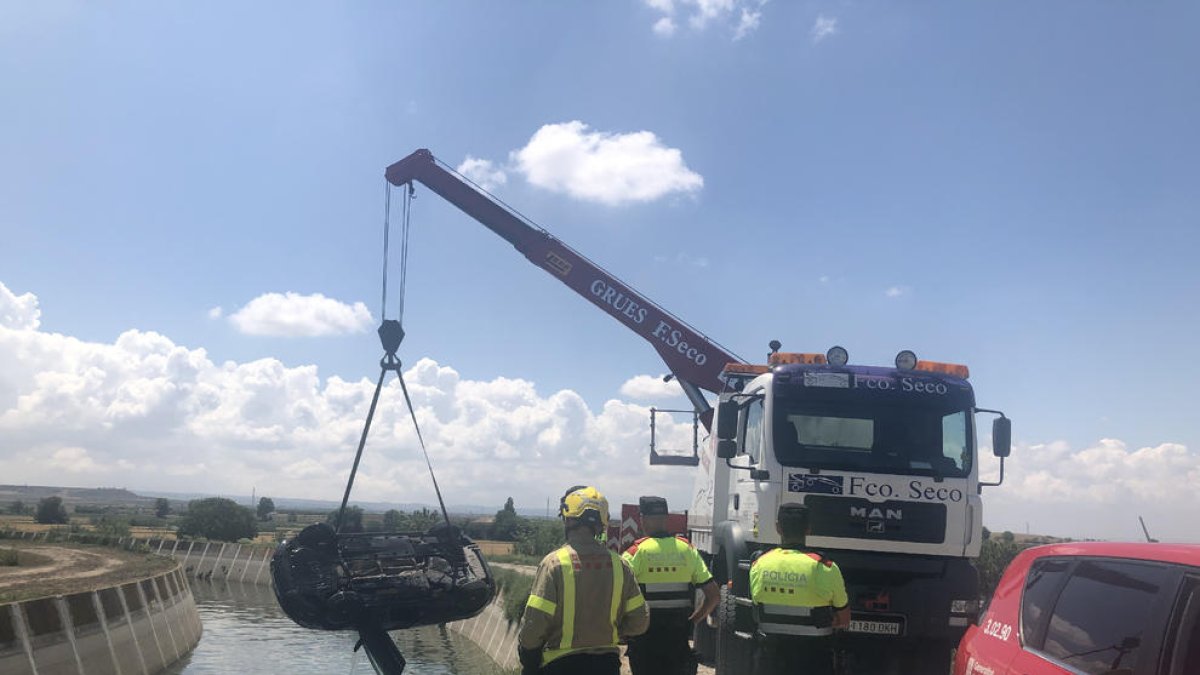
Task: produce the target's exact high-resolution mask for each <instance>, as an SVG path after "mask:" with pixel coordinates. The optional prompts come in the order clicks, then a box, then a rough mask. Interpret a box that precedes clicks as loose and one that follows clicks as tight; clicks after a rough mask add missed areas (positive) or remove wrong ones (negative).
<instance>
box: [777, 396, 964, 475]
mask: <svg viewBox="0 0 1200 675" xmlns="http://www.w3.org/2000/svg"><path fill="white" fill-rule="evenodd" d="M969 420H970V417H969V411H968V410H956V409H952V408H951V409H948V408H942V407H937V406H933V405H929V404H923V405H881V404H880V403H879V402H871V403H870V404H867V403H866V402H858V403H857V404H856V403H855V402H852V401H839V402H837V403H835V404H822V403H820V402H814V401H788V402H787V403H786V404H785V405H782V406H780V408H779V409H777V410H776V414H775V420H774V425H773V426H774V441H775V454H776V455H777V458H778V459H779V462H780V464H783V465H784V466H804V467H816V468H826V469H835V468H836V469H847V470H852V471H853V470H858V471H871V472H880V473H901V474H915V475H929V476H941V477H954V478H962V477H966V476H967V475H969V474H970V473H971V463H972V460H973V453H972V450H971V449H972V447H973V443H972V439H971V427H970V424H969Z"/></svg>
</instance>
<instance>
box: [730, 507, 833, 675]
mask: <svg viewBox="0 0 1200 675" xmlns="http://www.w3.org/2000/svg"><path fill="white" fill-rule="evenodd" d="M775 528H776V530H778V532H779V538H780V542H781V544H780V546H779V547H778V548H775V549H772V550H770V551H768V552H766V553H764V554H762V555H760V556H758V557H757V558H756V559H755V560H754V562H753V563H752V564H751V566H750V597H751V599H752V600H753V602H754V617H755V619H756V620H757V623H758V629H757V631H756V635H755V639H756V642H757V645H756V646H757V649H755V650H754V651H755V658H754V660H755V673H757V674H758V675H769V674H771V675H773V674H775V673H804V675H830V674H831V673H833V661H834V653H833V652H834V647H833V637H832V636H833V631H834V629H835V628H845V627H847V626H849V625H850V607H849V600H848V599H847V597H846V584H845V582H844V581H842V572H841V570H839V569H838V566H837V564H836V563H834V562H833V561H832V560H828V559H826V558H825V557H824V556H822V555H821V554H819V553H814V552H811V551H809V550H807V549H806V547H805V538H806V537H807V536H808V529H809V528H808V509H807V508H806V507H804V506H803V505H801V504H782V505H780V507H779V512H778V516H777V517H776V519H775Z"/></svg>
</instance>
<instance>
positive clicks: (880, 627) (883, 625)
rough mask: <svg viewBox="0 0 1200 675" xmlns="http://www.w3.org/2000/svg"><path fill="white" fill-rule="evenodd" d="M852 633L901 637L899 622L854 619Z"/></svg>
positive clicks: (851, 627) (851, 626)
mask: <svg viewBox="0 0 1200 675" xmlns="http://www.w3.org/2000/svg"><path fill="white" fill-rule="evenodd" d="M850 632H851V633H872V634H874V635H899V634H900V622H899V621H871V620H866V619H852V620H851V621H850Z"/></svg>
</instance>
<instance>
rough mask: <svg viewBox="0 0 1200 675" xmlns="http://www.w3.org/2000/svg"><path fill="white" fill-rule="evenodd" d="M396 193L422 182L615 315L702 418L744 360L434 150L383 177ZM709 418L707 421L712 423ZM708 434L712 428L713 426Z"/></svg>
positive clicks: (391, 168) (421, 152)
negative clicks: (724, 375) (731, 366)
mask: <svg viewBox="0 0 1200 675" xmlns="http://www.w3.org/2000/svg"><path fill="white" fill-rule="evenodd" d="M384 175H385V176H386V178H387V180H388V182H389V183H391V184H392V185H395V186H401V185H405V184H410V183H412V182H413V181H417V182H419V183H421V184H422V185H424V186H426V187H428V188H429V189H430V190H433V191H434V192H436V193H437V194H439V195H441V197H442V198H443V199H445V200H446V201H448V202H450V203H451V204H453V205H454V206H456V207H458V208H459V209H460V210H462V212H463V213H466V214H467V215H468V216H471V217H472V218H474V219H475V220H477V221H479V222H480V223H481V224H483V226H484V227H487V228H488V229H489V230H491V231H493V232H495V233H496V234H498V235H500V236H501V237H502V238H504V240H505V241H507V242H508V243H510V244H512V245H513V247H514V248H516V249H517V250H518V251H520V252H521V253H522V254H524V256H525V257H526V258H528V259H529V261H530V262H532V263H533V264H534V265H537V266H538V267H540V268H542V269H543V270H545V271H547V272H549V273H550V275H551V276H553V277H554V278H555V279H558V280H559V281H561V282H562V283H564V284H566V285H567V287H568V288H570V289H571V290H573V291H575V292H576V293H578V294H579V295H581V296H583V297H584V298H585V299H587V300H588V301H589V302H591V303H592V304H593V305H595V306H597V307H599V308H600V309H602V310H604V311H605V312H606V313H608V315H609V316H611V317H613V318H614V319H616V320H617V321H620V322H621V323H622V324H624V325H625V326H626V327H627V328H629V329H630V330H632V331H633V332H635V333H637V334H638V335H640V336H641V337H642V339H644V340H646V341H647V342H649V343H650V344H651V346H653V347H654V349H655V351H657V352H658V354H659V356H661V357H662V359H663V361H664V362H666V364H667V368H669V369H670V370H671V373H672V374H673V375H674V376H675V379H676V380H677V381H678V382H679V385H680V386H681V387H682V388H683V390H684V393H686V394H687V396H688V399H689V400H691V402H692V405H693V406H694V407H695V409H696V411H697V412H698V413H701V414H704V413H708V412H709V411H710V406H709V404H708V401H707V400H706V399H705V398H704V395H703V393H701V391H700V390H701V389H703V390H707V391H710V392H713V393H720V392H721V390H722V389H723V388H724V383H723V382H722V381H721V379H720V377H719V375H720V373H721V369H722V368H724V367H725V364H726V363H742V362H743V361H742V359H741V358H739V357H737V356H736V355H734V354H733V353H731V352H730V351H728V350H727V349H725V348H724V347H722V346H721V345H719V344H717V343H716V342H715V341H713V340H712V339H710V338H708V337H707V336H705V335H703V334H702V333H700V332H699V331H697V330H696V329H694V328H692V327H691V326H689V325H688V324H687V323H685V322H684V321H683V320H681V319H680V318H679V317H677V316H675V315H673V314H671V313H670V312H668V311H667V310H665V309H663V308H662V307H660V306H659V305H657V304H655V303H654V302H653V301H651V300H650V299H649V298H646V297H645V296H643V295H642V294H641V293H638V292H637V291H635V290H634V289H632V288H630V287H629V286H628V285H627V284H625V283H623V282H622V281H621V280H620V279H617V278H616V277H614V276H613V275H612V274H609V273H608V272H606V271H605V270H604V269H603V268H601V267H600V266H599V265H597V264H596V263H594V262H592V261H591V260H588V259H587V258H585V257H584V256H583V255H582V254H580V253H579V252H578V251H576V250H575V249H573V248H571V247H570V246H567V245H566V244H564V243H563V242H562V241H559V240H558V239H557V238H556V237H554V236H553V235H551V234H550V233H549V232H547V231H545V230H543V229H542V228H540V227H538V226H537V225H535V224H533V223H531V222H529V221H528V220H527V219H526V218H524V217H522V216H521V215H520V214H518V213H517V212H515V211H514V210H512V209H510V208H508V207H507V206H505V205H504V204H503V203H501V202H499V201H498V200H496V199H494V198H493V197H491V196H490V195H488V194H486V193H484V192H483V191H481V190H480V189H479V188H478V187H476V186H475V185H473V184H472V183H471V182H470V181H468V180H466V179H464V178H463V177H462V176H460V175H458V174H457V173H456V172H454V171H453V170H452V169H450V168H449V167H448V166H447V165H445V164H444V163H442V162H440V161H439V160H438V159H437V158H436V157H434V156H433V153H431V152H430V151H429V150H417V151H416V152H414V153H412V154H411V155H409V156H408V157H405V158H404V159H402V160H400V161H398V162H396V163H395V164H392V165H391V166H389V167H388V168H387V171H386V173H385V174H384ZM707 417H708V415H705V418H706V420H707ZM706 426H707V424H706Z"/></svg>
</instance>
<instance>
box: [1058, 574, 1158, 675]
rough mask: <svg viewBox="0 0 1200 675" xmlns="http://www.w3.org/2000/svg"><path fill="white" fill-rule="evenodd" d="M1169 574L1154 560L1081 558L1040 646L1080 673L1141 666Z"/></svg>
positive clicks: (1104, 671) (1097, 674) (1150, 656)
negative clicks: (1149, 562)
mask: <svg viewBox="0 0 1200 675" xmlns="http://www.w3.org/2000/svg"><path fill="white" fill-rule="evenodd" d="M1170 574H1171V573H1170V570H1169V569H1168V568H1166V567H1163V566H1156V565H1146V564H1138V563H1128V562H1115V561H1113V562H1100V561H1091V560H1088V561H1084V562H1081V563H1079V565H1078V566H1077V567H1076V568H1075V571H1074V573H1072V574H1071V578H1070V579H1068V580H1067V584H1066V586H1064V587H1063V590H1062V593H1061V594H1060V595H1059V597H1058V602H1057V603H1055V605H1054V611H1053V613H1052V614H1051V615H1050V623H1049V625H1048V626H1047V628H1046V642H1045V645H1044V646H1043V647H1042V651H1043V652H1045V653H1046V655H1047V656H1050V657H1053V658H1055V659H1057V660H1058V661H1061V662H1062V663H1064V664H1066V665H1068V666H1070V667H1072V668H1075V669H1077V670H1079V671H1080V672H1083V673H1094V674H1095V675H1100V674H1101V673H1111V672H1112V671H1114V670H1118V669H1126V668H1128V669H1131V670H1130V672H1134V671H1136V670H1139V667H1138V658H1139V656H1140V655H1141V654H1142V653H1143V651H1142V650H1141V646H1142V641H1143V640H1144V639H1146V638H1147V636H1148V635H1149V634H1148V633H1147V631H1156V630H1159V631H1161V630H1162V628H1161V627H1155V626H1153V625H1149V619H1150V616H1151V611H1152V610H1153V609H1154V604H1155V602H1156V600H1157V599H1158V594H1159V591H1160V589H1161V587H1162V585H1163V584H1164V583H1166V582H1167V581H1168V580H1169V579H1170ZM1154 656H1155V655H1153V654H1148V655H1147V657H1146V658H1147V659H1150V660H1153V658H1154Z"/></svg>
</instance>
